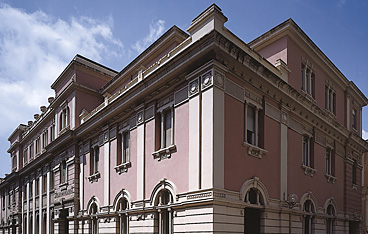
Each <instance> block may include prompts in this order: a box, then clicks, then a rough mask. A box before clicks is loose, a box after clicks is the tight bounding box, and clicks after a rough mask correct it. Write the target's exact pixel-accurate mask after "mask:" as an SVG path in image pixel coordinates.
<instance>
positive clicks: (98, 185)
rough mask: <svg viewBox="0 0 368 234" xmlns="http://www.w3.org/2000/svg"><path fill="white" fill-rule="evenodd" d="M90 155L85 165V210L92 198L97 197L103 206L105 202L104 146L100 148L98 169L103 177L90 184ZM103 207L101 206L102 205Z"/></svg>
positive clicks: (87, 155) (87, 156)
mask: <svg viewBox="0 0 368 234" xmlns="http://www.w3.org/2000/svg"><path fill="white" fill-rule="evenodd" d="M90 154H91V152H89V153H88V154H86V157H85V159H86V163H85V164H84V178H83V179H84V205H83V207H84V209H86V208H87V204H88V202H89V200H90V199H91V197H92V196H95V197H96V198H97V199H98V200H99V201H100V202H101V203H102V204H103V201H104V157H105V155H104V146H101V147H100V158H99V160H100V161H99V164H98V169H99V172H100V174H101V177H100V178H99V179H98V181H97V182H93V183H91V182H89V180H88V177H89V176H90V175H91V172H90V165H91V162H90ZM100 205H101V204H100Z"/></svg>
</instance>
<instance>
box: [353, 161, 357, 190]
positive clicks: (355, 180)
mask: <svg viewBox="0 0 368 234" xmlns="http://www.w3.org/2000/svg"><path fill="white" fill-rule="evenodd" d="M352 182H353V184H354V185H356V184H357V160H355V159H354V160H353V169H352Z"/></svg>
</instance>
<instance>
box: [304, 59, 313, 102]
mask: <svg viewBox="0 0 368 234" xmlns="http://www.w3.org/2000/svg"><path fill="white" fill-rule="evenodd" d="M301 75H302V85H301V90H302V91H303V92H305V93H306V94H308V95H309V96H310V97H312V98H313V99H314V98H315V79H316V75H315V72H314V71H313V66H308V65H307V64H305V63H302V65H301Z"/></svg>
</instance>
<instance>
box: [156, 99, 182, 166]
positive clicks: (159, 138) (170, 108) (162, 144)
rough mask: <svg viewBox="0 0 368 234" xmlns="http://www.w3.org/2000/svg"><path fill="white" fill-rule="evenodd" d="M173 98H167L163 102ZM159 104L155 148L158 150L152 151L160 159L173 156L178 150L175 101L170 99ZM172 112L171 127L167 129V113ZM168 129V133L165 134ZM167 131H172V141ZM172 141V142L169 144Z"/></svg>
mask: <svg viewBox="0 0 368 234" xmlns="http://www.w3.org/2000/svg"><path fill="white" fill-rule="evenodd" d="M167 100H171V99H170V98H167V99H165V100H164V101H162V102H165V101H167ZM157 106H159V107H158V108H157V111H156V118H155V122H156V125H155V148H156V151H155V152H153V153H152V156H153V157H154V158H155V159H158V161H161V160H163V159H168V158H171V154H172V153H173V152H174V151H175V150H176V145H175V107H174V101H173V100H172V101H168V102H166V104H163V105H159V104H158V105H157ZM169 112H170V118H171V120H170V128H167V129H166V130H165V114H167V113H169ZM169 129H170V130H169ZM165 131H166V134H165ZM167 131H170V141H169V140H168V138H167V135H168V134H167ZM169 143H170V144H169Z"/></svg>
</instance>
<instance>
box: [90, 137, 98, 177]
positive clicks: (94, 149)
mask: <svg viewBox="0 0 368 234" xmlns="http://www.w3.org/2000/svg"><path fill="white" fill-rule="evenodd" d="M99 162H100V146H99V144H98V143H97V144H94V145H93V146H91V150H90V176H92V175H96V174H98V173H99V167H98V166H99V165H98V163H99Z"/></svg>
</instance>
